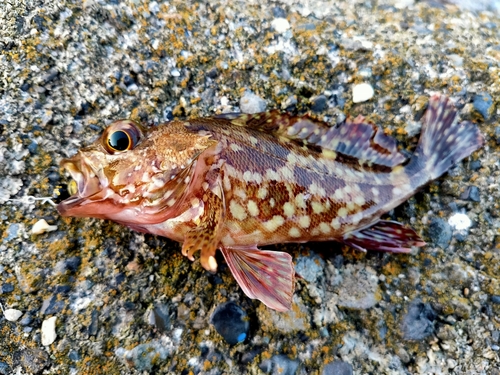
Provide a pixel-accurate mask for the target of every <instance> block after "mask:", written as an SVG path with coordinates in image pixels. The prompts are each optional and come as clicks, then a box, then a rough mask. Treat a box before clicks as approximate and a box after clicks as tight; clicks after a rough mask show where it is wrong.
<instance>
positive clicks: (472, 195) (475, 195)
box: [460, 186, 481, 202]
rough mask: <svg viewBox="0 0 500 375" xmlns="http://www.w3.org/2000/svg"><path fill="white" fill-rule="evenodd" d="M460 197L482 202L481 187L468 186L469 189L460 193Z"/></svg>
mask: <svg viewBox="0 0 500 375" xmlns="http://www.w3.org/2000/svg"><path fill="white" fill-rule="evenodd" d="M460 199H464V200H469V201H474V202H480V201H481V197H480V195H479V188H478V187H477V186H468V187H467V189H465V191H464V192H463V193H462V194H461V195H460Z"/></svg>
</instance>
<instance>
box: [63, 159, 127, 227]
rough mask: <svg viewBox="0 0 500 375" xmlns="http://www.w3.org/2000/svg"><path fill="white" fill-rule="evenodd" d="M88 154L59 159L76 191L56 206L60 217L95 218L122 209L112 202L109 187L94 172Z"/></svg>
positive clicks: (113, 200)
mask: <svg viewBox="0 0 500 375" xmlns="http://www.w3.org/2000/svg"><path fill="white" fill-rule="evenodd" d="M92 159H93V158H92V157H89V156H86V155H85V154H84V153H82V152H79V153H78V154H77V155H75V156H73V157H72V158H69V159H63V160H62V161H61V167H62V168H64V169H65V170H66V171H67V172H69V174H70V175H71V178H72V179H73V181H75V183H76V188H77V191H76V192H75V194H73V195H72V196H71V197H69V198H68V199H66V200H64V201H62V202H61V203H59V204H58V205H57V210H58V211H59V213H60V214H61V215H62V216H75V217H96V218H100V219H104V218H108V217H109V216H110V215H114V214H116V213H117V212H119V211H120V210H121V209H122V208H121V207H120V205H117V204H116V200H115V199H113V197H114V196H115V195H116V194H115V192H114V191H113V190H112V189H111V188H109V182H108V179H107V178H106V176H105V175H104V173H103V172H102V168H101V169H100V170H101V172H98V170H99V168H96V165H95V163H94V162H93V161H92Z"/></svg>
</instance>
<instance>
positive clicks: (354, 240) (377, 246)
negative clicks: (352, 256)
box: [343, 220, 425, 253]
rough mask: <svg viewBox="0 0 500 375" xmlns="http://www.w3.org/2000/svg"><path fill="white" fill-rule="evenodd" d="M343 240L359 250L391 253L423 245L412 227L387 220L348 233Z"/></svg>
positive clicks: (405, 251) (404, 251)
mask: <svg viewBox="0 0 500 375" xmlns="http://www.w3.org/2000/svg"><path fill="white" fill-rule="evenodd" d="M343 242H344V243H345V244H346V245H349V246H352V247H353V248H355V249H358V250H361V251H363V250H365V249H369V250H379V251H388V252H392V253H409V252H410V251H411V247H412V246H417V247H420V246H424V245H425V242H424V241H423V240H422V239H421V238H420V236H419V235H418V234H417V233H416V232H415V231H414V230H413V229H411V228H406V227H405V226H403V224H401V223H398V222H397V221H389V220H380V221H378V222H377V223H375V224H373V225H372V226H370V227H368V228H365V229H362V230H359V231H355V232H351V233H348V234H346V235H345V236H344V239H343ZM365 251H366V250H365Z"/></svg>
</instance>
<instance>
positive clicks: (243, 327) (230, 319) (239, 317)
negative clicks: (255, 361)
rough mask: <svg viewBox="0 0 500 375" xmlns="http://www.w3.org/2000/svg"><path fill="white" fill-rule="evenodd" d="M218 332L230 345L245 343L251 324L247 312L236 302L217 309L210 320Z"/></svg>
mask: <svg viewBox="0 0 500 375" xmlns="http://www.w3.org/2000/svg"><path fill="white" fill-rule="evenodd" d="M210 321H211V323H212V324H213V325H214V327H215V329H216V331H217V332H218V333H219V335H221V336H222V337H223V338H224V340H226V342H227V343H228V344H230V345H235V344H237V343H239V342H243V341H245V339H246V338H247V336H248V329H249V328H250V324H249V322H248V315H247V314H246V312H245V311H244V310H243V309H242V308H241V307H240V306H238V305H237V304H236V303H234V302H227V303H224V304H222V305H220V306H218V307H217V309H215V311H214V313H213V314H212V317H211V319H210Z"/></svg>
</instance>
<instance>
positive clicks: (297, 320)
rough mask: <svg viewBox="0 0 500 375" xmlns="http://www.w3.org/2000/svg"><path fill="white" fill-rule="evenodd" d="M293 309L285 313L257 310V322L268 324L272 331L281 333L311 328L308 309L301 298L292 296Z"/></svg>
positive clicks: (266, 309)
mask: <svg viewBox="0 0 500 375" xmlns="http://www.w3.org/2000/svg"><path fill="white" fill-rule="evenodd" d="M293 305H294V306H293V308H292V309H291V310H289V311H285V312H277V311H275V310H272V309H269V308H263V309H259V310H257V313H258V315H257V316H258V318H259V321H260V322H261V323H262V324H264V323H265V324H269V325H270V326H271V327H272V328H273V329H276V330H278V331H280V332H283V333H292V332H298V331H307V330H308V329H310V328H311V322H310V320H309V316H310V313H309V308H308V307H307V306H306V305H305V304H304V302H303V301H302V299H301V298H299V297H297V295H296V294H295V295H294V296H293Z"/></svg>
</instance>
